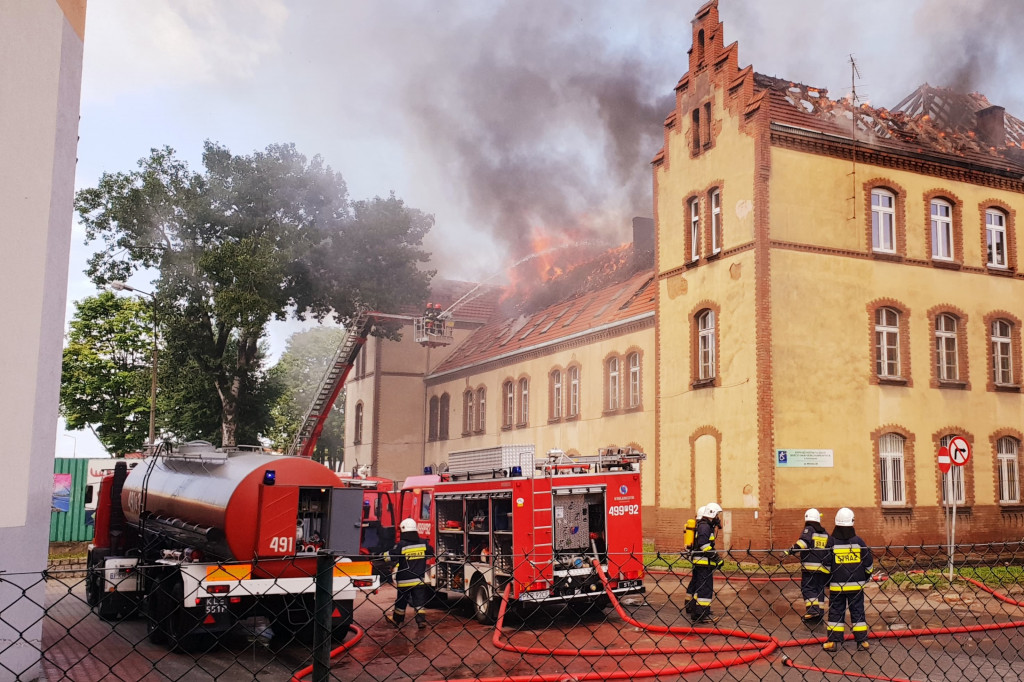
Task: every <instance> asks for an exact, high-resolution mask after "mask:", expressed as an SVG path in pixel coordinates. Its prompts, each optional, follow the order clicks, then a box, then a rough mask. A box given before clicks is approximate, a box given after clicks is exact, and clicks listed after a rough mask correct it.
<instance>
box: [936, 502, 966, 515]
mask: <svg viewBox="0 0 1024 682" xmlns="http://www.w3.org/2000/svg"><path fill="white" fill-rule="evenodd" d="M940 506H941V507H942V512H943V513H948V512H949V511H950V510H951V509H953V505H951V504H942V505H940ZM971 513H972V507H971V506H970V505H969V504H958V505H957V506H956V515H957V516H960V515H963V516H970V515H971Z"/></svg>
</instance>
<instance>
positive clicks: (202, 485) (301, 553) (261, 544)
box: [86, 441, 379, 648]
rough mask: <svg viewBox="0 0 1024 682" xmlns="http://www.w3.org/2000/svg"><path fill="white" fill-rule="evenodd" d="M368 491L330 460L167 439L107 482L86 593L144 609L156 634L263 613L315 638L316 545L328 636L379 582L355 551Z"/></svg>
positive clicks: (175, 638)
mask: <svg viewBox="0 0 1024 682" xmlns="http://www.w3.org/2000/svg"><path fill="white" fill-rule="evenodd" d="M361 506H362V494H361V493H360V491H359V490H356V489H352V488H349V487H346V486H343V485H341V483H340V481H339V479H338V476H337V474H336V473H335V472H333V471H331V470H330V469H329V468H327V467H325V466H323V465H322V464H319V463H317V462H314V461H312V460H310V459H307V458H303V457H291V456H283V455H275V454H270V453H266V452H263V451H262V450H261V449H259V448H252V447H240V448H232V449H220V448H215V447H214V446H212V445H211V444H209V443H206V442H203V441H196V442H192V443H188V444H186V445H183V446H181V447H179V448H177V449H176V450H173V451H171V450H170V449H168V448H163V447H162V448H161V449H160V450H159V451H157V452H156V453H155V454H154V455H153V456H151V457H149V458H147V459H146V461H145V462H144V463H143V464H140V465H139V466H137V467H135V468H134V469H133V470H132V471H131V472H130V473H129V472H128V471H127V467H126V466H125V465H124V464H123V463H119V464H118V465H117V468H116V469H115V471H114V473H113V475H111V476H107V477H105V478H104V479H103V481H102V483H101V487H100V499H99V506H98V508H97V512H96V535H95V538H94V541H93V543H92V544H91V545H90V546H89V553H88V568H87V577H86V596H87V599H88V602H89V604H90V605H91V606H93V607H94V608H95V609H96V610H97V612H98V614H99V615H100V616H101V617H103V618H106V619H112V618H117V617H120V616H123V615H126V614H130V613H136V612H139V611H141V612H142V613H144V614H145V616H146V619H147V626H148V628H147V630H148V635H149V639H150V641H152V642H153V643H157V644H163V643H168V644H170V645H171V647H172V648H190V647H191V646H192V645H193V644H194V643H196V641H197V639H198V638H199V636H200V635H202V634H204V633H217V632H223V631H226V630H228V629H230V628H231V627H232V626H233V625H234V624H235V623H236V622H238V621H239V620H242V619H247V618H252V617H257V616H262V617H265V618H268V619H270V620H271V621H272V625H273V628H274V630H276V631H277V632H278V633H280V634H286V635H287V634H290V635H292V636H295V637H297V638H299V639H300V640H302V641H305V642H308V641H310V640H311V637H312V613H313V598H314V591H315V577H316V573H317V552H318V551H319V550H321V549H328V550H331V551H332V552H335V553H337V554H339V555H342V556H343V557H344V558H341V559H336V560H335V564H334V567H333V586H332V588H333V601H334V610H333V619H332V634H333V636H334V637H335V638H342V637H344V636H345V634H346V633H347V632H348V630H349V626H350V625H351V623H352V617H353V600H354V599H355V597H356V596H357V595H358V594H359V593H360V589H365V590H372V589H376V588H377V587H378V586H379V582H378V580H377V579H376V578H374V577H373V576H372V570H371V565H370V563H369V562H367V561H352V559H351V557H350V556H349V557H345V556H344V555H351V556H356V555H357V554H358V551H359V523H358V521H357V520H358V519H359V516H360V509H361Z"/></svg>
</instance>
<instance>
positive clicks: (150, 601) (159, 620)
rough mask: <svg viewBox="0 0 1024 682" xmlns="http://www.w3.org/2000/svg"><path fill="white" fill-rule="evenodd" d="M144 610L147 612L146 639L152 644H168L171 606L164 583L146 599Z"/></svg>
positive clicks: (159, 584)
mask: <svg viewBox="0 0 1024 682" xmlns="http://www.w3.org/2000/svg"><path fill="white" fill-rule="evenodd" d="M144 599H145V603H144V608H145V612H146V637H148V638H149V641H150V642H151V643H152V644H166V643H167V626H166V624H167V618H168V617H169V615H170V611H171V604H170V599H169V598H167V596H166V594H165V592H164V589H163V583H157V584H156V586H154V587H153V589H152V590H151V591H150V592H149V593H148V594H146V596H145V597H144Z"/></svg>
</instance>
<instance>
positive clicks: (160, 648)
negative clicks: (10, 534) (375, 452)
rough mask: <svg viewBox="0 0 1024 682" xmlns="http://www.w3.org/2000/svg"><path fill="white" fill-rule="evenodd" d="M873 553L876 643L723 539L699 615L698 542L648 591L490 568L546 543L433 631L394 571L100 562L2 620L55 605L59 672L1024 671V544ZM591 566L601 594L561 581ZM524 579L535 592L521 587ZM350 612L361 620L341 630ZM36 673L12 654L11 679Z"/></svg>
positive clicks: (18, 597) (481, 566) (49, 635)
mask: <svg viewBox="0 0 1024 682" xmlns="http://www.w3.org/2000/svg"><path fill="white" fill-rule="evenodd" d="M873 552H874V554H875V573H874V575H873V576H872V579H871V580H870V581H869V582H868V584H867V585H866V586H865V587H864V590H863V594H864V598H865V612H866V619H865V620H866V622H867V624H868V642H869V645H870V646H869V648H867V649H860V648H856V647H855V646H854V642H853V641H849V640H851V639H852V633H851V625H852V623H850V622H849V621H848V620H847V621H846V628H845V634H846V637H847V640H848V641H846V642H844V644H843V645H842V646H840V647H839V648H838V649H837V650H836V651H835V652H828V651H824V650H823V649H822V643H823V642H824V641H825V639H826V635H827V632H826V627H827V623H828V621H829V618H828V617H827V616H825V617H823V618H822V619H820V620H814V619H812V620H810V621H808V620H806V619H805V615H806V601H808V600H807V599H806V598H805V596H804V595H803V594H802V593H801V569H800V564H799V562H798V561H797V560H796V559H794V558H793V557H788V556H785V555H784V553H783V552H781V551H757V550H744V551H737V550H733V551H730V552H722V553H721V557H722V559H723V560H724V563H723V564H722V565H721V566H720V567H719V568H718V570H716V571H715V573H714V583H713V584H714V596H713V598H712V602H711V611H712V613H713V614H714V616H715V617H716V618H717V620H715V621H714V622H703V623H695V622H693V621H694V619H693V617H691V616H690V615H689V614H688V613H687V609H686V608H685V606H686V602H687V599H688V595H687V588H688V587H689V586H690V584H691V576H692V571H691V568H692V567H691V565H690V563H689V561H688V560H687V557H686V555H681V554H679V553H666V552H658V551H656V550H654V549H651V550H650V551H648V552H647V553H646V554H645V556H644V563H645V565H646V567H647V569H646V574H645V576H644V579H643V588H644V589H643V592H642V593H633V594H625V595H623V596H621V598H620V597H617V596H616V595H615V591H616V590H615V588H616V585H615V584H614V583H611V584H610V583H609V582H608V581H607V579H605V578H603V576H602V575H601V574H600V572H599V571H597V572H595V569H594V567H592V566H589V567H588V566H585V565H584V566H580V567H578V568H577V569H576V570H575V571H573V572H570V573H569V574H566V575H563V576H561V577H560V578H556V579H555V580H553V581H552V582H551V583H550V584H548V585H547V590H545V591H544V592H541V593H536V594H534V595H532V597H524V595H528V594H529V593H527V592H521V591H518V590H517V591H514V590H512V589H511V588H513V587H515V586H514V585H510V584H509V582H503V579H502V578H501V577H500V575H499V576H498V577H497V584H495V585H493V586H490V587H488V585H487V583H486V579H487V578H489V577H490V578H493V577H494V576H495V575H496V574H495V573H494V572H493V571H491V570H490V567H491V566H493V563H497V562H499V561H504V562H511V563H512V564H513V565H514V564H515V563H516V562H520V561H528V560H529V557H493V558H488V561H487V562H485V563H476V564H466V565H465V566H464V567H463V570H464V575H466V582H465V583H464V587H465V590H464V592H462V591H460V592H449V593H448V594H445V595H442V594H435V593H431V594H430V595H429V600H428V602H427V604H426V608H425V610H424V611H423V615H424V616H425V618H424V621H425V622H424V627H422V628H420V627H418V623H417V620H416V619H415V618H413V615H414V609H412V608H409V609H408V617H407V618H406V619H405V620H404V622H403V623H402V624H401V625H399V626H396V624H395V623H394V617H393V614H394V602H395V597H396V588H395V587H394V586H393V585H391V584H390V583H385V584H383V585H382V586H381V587H380V588H379V589H377V590H375V591H363V592H361V593H360V594H359V596H358V597H357V598H356V600H355V602H354V603H353V604H352V612H351V614H346V613H339V611H338V607H339V603H338V602H333V603H332V602H331V601H330V592H329V591H328V592H327V596H326V597H325V599H326V604H327V605H328V609H329V611H328V612H324V611H323V610H321V612H320V616H319V619H318V618H317V617H316V615H317V607H318V604H317V603H316V600H314V599H313V598H312V595H306V596H304V597H302V598H295V599H287V598H286V599H283V600H278V601H275V602H273V605H272V606H270V607H268V605H267V603H266V602H265V600H257V599H256V598H255V597H254V598H253V599H252V600H251V601H250V600H246V599H245V598H240V599H239V600H238V601H237V602H236V603H232V604H230V605H228V607H227V609H228V610H230V612H231V617H230V618H224V617H222V616H221V614H220V613H219V612H218V609H220V607H221V605H220V604H215V605H213V607H212V610H211V608H210V607H208V606H207V601H206V600H205V599H195V597H196V595H192V594H183V593H180V589H181V587H180V583H179V584H166V585H158V586H154V587H152V588H151V589H149V594H148V595H147V597H146V598H144V599H141V600H118V599H117V598H116V595H114V594H110V593H105V592H103V591H98V590H96V589H95V587H96V583H93V585H92V587H90V585H89V581H90V580H94V579H95V576H94V575H92V574H86V573H85V572H84V571H83V570H82V567H74V566H62V567H53V568H51V569H50V570H48V571H46V572H45V573H43V574H41V575H40V574H33V575H25V574H22V575H15V574H3V575H2V576H0V598H2V599H3V602H2V603H3V604H6V605H7V606H6V607H5V608H4V609H3V610H0V629H3V630H4V631H6V632H7V633H14V634H13V635H11V634H9V635H8V637H5V638H4V639H5V641H0V650H2V649H6V648H8V647H11V646H25V645H26V643H27V641H26V640H24V639H21V638H19V637H18V635H17V633H18V632H21V631H23V630H24V629H27V628H28V627H29V626H30V625H33V624H35V623H37V621H30V622H25V621H24V620H23V618H22V616H17V617H16V615H15V614H24V613H25V612H26V609H25V608H18V607H19V605H20V606H21V607H25V606H26V605H27V606H36V609H35V611H36V613H41V614H42V616H41V617H42V626H43V627H42V631H43V638H42V647H41V648H42V650H41V651H40V655H41V658H42V663H43V668H44V670H45V674H46V679H48V680H76V681H85V680H89V681H93V680H126V681H134V680H280V681H282V682H289V681H292V680H327V679H330V680H345V681H353V682H355V681H358V682H363V681H366V682H370V681H373V682H382V681H384V680H409V679H414V680H459V679H463V680H477V679H483V680H508V681H509V682H513V681H517V680H524V681H525V680H536V681H543V680H552V681H554V680H600V679H642V678H657V679H664V680H673V679H686V680H701V679H707V680H823V679H835V680H842V679H853V678H856V679H874V680H915V681H926V680H928V681H930V680H994V679H999V680H1016V679H1024V653H1022V651H1024V629H1022V628H1024V608H1022V607H1024V545H1021V544H1012V545H1011V544H1000V545H983V546H982V545H975V546H960V547H959V548H958V550H957V553H956V555H955V561H954V562H953V564H954V565H953V570H952V572H951V571H950V566H949V561H948V555H947V553H946V551H945V549H944V548H940V547H878V548H874V549H873ZM492 562H493V563H492ZM332 564H333V561H332ZM513 573H514V571H513ZM313 578H314V576H311V579H313ZM480 579H484V583H483V585H484V587H483V588H482V589H481V588H480V584H481V583H480V582H479V580H480ZM505 580H506V581H507V580H508V579H505ZM580 581H585V582H586V584H587V585H588V589H591V592H590V596H589V597H587V598H585V599H582V600H578V601H574V600H566V599H563V598H560V597H559V596H558V595H559V593H567V592H570V591H578V590H579V587H580V585H579V582H580ZM574 583H575V584H574ZM591 586H592V587H591ZM520 587H521V586H520ZM87 588H89V589H87ZM506 588H508V593H509V594H512V593H515V592H519V594H520V598H518V599H510V598H507V597H506V598H504V599H503V596H502V595H503V593H505V592H506ZM176 590H178V591H176ZM619 592H620V594H621V593H622V591H621V590H619ZM545 598H547V600H546V601H545ZM26 600H28V601H26ZM247 601H249V603H246V602H247ZM179 602H180V603H181V604H182V606H181V607H178V606H177V604H178V603H179ZM154 605H155V606H154ZM319 606H320V607H321V609H322V608H323V600H321V604H319ZM828 606H829V605H828V604H827V603H826V604H824V608H825V609H826V610H827V609H828ZM31 610H32V609H29V611H31ZM342 610H344V605H342ZM349 615H350V619H351V622H352V627H351V628H349V627H347V626H341V627H339V626H338V624H339V623H340V622H342V621H343V620H345V619H347V618H348V617H349ZM339 617H340V618H341V620H339ZM847 619H848V615H847ZM0 660H2V659H0ZM317 663H319V664H318V665H317ZM314 667H315V668H316V669H315V670H314ZM24 674H25V671H21V670H11V669H7V668H0V679H23V677H22V676H23V675H24ZM844 676H845V677H844Z"/></svg>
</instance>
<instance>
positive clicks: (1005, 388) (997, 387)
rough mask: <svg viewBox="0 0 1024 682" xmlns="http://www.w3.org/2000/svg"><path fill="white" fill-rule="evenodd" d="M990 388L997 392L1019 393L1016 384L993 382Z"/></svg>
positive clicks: (1018, 387)
mask: <svg viewBox="0 0 1024 682" xmlns="http://www.w3.org/2000/svg"><path fill="white" fill-rule="evenodd" d="M992 389H993V390H994V391H997V392H999V393H1020V386H1018V385H1017V384H994V385H993V386H992Z"/></svg>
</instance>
